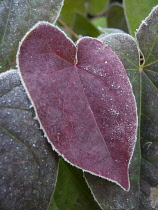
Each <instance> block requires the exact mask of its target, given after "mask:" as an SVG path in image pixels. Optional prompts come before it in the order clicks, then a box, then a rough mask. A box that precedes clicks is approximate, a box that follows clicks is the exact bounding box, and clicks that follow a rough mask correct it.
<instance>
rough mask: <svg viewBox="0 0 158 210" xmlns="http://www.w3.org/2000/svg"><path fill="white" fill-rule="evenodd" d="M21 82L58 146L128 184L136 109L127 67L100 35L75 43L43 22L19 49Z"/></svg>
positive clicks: (70, 157)
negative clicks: (102, 40) (97, 38)
mask: <svg viewBox="0 0 158 210" xmlns="http://www.w3.org/2000/svg"><path fill="white" fill-rule="evenodd" d="M17 62H18V66H19V69H20V74H21V78H22V82H23V84H24V86H25V88H26V90H27V92H28V95H29V97H30V99H31V101H32V103H33V105H34V108H35V110H36V114H37V116H38V119H39V121H40V124H41V127H42V128H43V130H44V132H45V134H46V135H47V137H48V139H49V141H50V143H51V144H52V145H53V147H54V149H55V150H56V151H57V152H58V153H59V154H60V155H62V156H63V157H64V158H65V160H67V161H68V162H70V163H71V164H73V165H75V166H77V167H79V168H82V169H83V170H84V171H88V172H90V173H92V174H95V175H98V176H100V177H103V178H106V179H108V180H111V181H113V182H115V183H117V184H119V185H120V186H122V187H123V188H124V189H126V190H128V189H129V178H128V166H129V162H130V159H131V156H132V154H133V150H134V146H135V139H136V129H137V114H136V104H135V99H134V96H133V93H132V89H131V86H130V83H129V80H128V77H127V75H126V71H125V69H124V67H123V65H122V63H121V62H120V60H119V58H118V57H117V56H116V54H115V53H114V52H113V51H112V50H111V49H110V48H109V47H106V46H105V45H104V44H103V43H101V42H100V41H98V40H96V39H93V38H83V39H80V40H79V42H78V43H77V46H75V45H74V43H73V42H71V40H69V39H68V38H67V37H66V36H65V34H64V33H63V32H61V31H60V30H59V29H58V28H57V27H55V26H53V25H51V24H48V23H46V22H39V23H38V24H37V25H35V27H34V28H33V29H31V31H30V32H29V33H28V34H27V35H26V36H25V37H24V39H23V40H22V43H21V45H20V48H19V52H18V55H17Z"/></svg>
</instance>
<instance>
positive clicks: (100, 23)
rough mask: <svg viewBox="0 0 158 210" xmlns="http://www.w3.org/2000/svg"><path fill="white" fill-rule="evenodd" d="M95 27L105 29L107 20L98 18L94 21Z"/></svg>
mask: <svg viewBox="0 0 158 210" xmlns="http://www.w3.org/2000/svg"><path fill="white" fill-rule="evenodd" d="M92 23H93V25H95V26H96V27H98V26H100V27H105V26H106V25H107V24H106V18H105V17H97V18H95V19H93V20H92Z"/></svg>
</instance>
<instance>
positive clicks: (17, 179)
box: [0, 70, 58, 209]
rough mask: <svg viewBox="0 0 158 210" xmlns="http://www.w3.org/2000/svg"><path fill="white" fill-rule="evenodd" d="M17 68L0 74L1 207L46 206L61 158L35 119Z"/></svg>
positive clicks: (34, 207)
mask: <svg viewBox="0 0 158 210" xmlns="http://www.w3.org/2000/svg"><path fill="white" fill-rule="evenodd" d="M30 105H31V104H30V101H29V99H28V97H27V94H26V93H25V91H24V88H23V86H22V85H21V82H20V78H19V75H18V73H17V70H9V71H7V72H5V73H1V74H0V145H1V146H0V168H1V170H0V177H1V184H0V192H1V193H0V206H1V207H0V208H1V209H46V208H47V207H48V205H49V202H50V199H51V196H52V193H53V191H54V185H55V183H56V176H57V172H58V157H57V155H56V153H55V152H53V151H52V149H51V146H50V145H49V144H48V142H47V140H46V139H45V138H44V136H43V135H42V132H41V130H39V124H38V123H37V121H35V120H34V119H33V112H32V109H31V108H30Z"/></svg>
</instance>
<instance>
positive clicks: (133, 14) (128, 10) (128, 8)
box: [124, 0, 158, 36]
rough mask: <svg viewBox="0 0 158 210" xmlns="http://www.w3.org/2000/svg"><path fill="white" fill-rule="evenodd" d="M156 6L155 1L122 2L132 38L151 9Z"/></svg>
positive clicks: (135, 0)
mask: <svg viewBox="0 0 158 210" xmlns="http://www.w3.org/2000/svg"><path fill="white" fill-rule="evenodd" d="M157 4H158V1H157V0H143V1H142V0H132V1H131V0H124V9H125V16H126V20H127V24H128V29H129V32H130V33H131V35H133V36H134V33H135V32H136V29H137V28H138V27H139V25H140V24H141V22H142V20H144V19H145V18H146V16H147V15H148V14H149V12H150V11H151V9H152V8H153V7H154V6H156V5H157Z"/></svg>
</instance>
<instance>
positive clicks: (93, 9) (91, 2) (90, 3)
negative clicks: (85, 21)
mask: <svg viewBox="0 0 158 210" xmlns="http://www.w3.org/2000/svg"><path fill="white" fill-rule="evenodd" d="M108 4H109V0H100V1H99V2H98V0H86V6H87V12H88V13H89V14H96V13H99V12H102V11H103V10H105V8H106V7H107V6H108Z"/></svg>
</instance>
